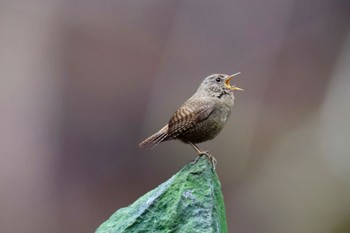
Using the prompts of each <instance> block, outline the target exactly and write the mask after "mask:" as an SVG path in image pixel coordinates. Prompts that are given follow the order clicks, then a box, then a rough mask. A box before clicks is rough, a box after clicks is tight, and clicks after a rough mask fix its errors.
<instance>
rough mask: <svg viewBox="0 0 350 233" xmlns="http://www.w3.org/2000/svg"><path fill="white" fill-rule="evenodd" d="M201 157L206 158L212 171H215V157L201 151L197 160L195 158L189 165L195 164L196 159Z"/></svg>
mask: <svg viewBox="0 0 350 233" xmlns="http://www.w3.org/2000/svg"><path fill="white" fill-rule="evenodd" d="M203 155H204V156H206V157H207V158H208V159H209V161H210V163H211V164H212V166H213V170H214V171H215V167H216V164H217V163H218V162H217V160H216V159H215V157H214V156H212V155H211V154H210V153H209V151H201V153H200V154H198V156H197V158H196V159H195V160H194V161H193V162H192V163H191V164H195V163H197V161H198V159H199V158H200V157H202V156H203Z"/></svg>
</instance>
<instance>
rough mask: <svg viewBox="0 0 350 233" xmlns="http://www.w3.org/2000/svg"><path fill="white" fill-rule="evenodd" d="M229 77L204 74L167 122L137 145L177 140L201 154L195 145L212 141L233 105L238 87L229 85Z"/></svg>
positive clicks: (154, 144) (142, 145)
mask: <svg viewBox="0 0 350 233" xmlns="http://www.w3.org/2000/svg"><path fill="white" fill-rule="evenodd" d="M232 77H233V75H232V76H229V75H226V74H213V75H210V76H208V77H206V78H205V79H204V80H203V82H202V83H201V85H200V86H199V88H198V90H197V92H196V93H195V94H194V95H193V96H192V97H191V98H189V99H188V100H187V101H186V102H185V103H184V104H183V105H182V106H181V107H180V108H179V109H178V110H177V111H176V112H175V113H174V114H173V116H172V117H171V118H170V120H169V122H168V124H167V125H165V126H164V127H163V128H162V129H161V130H159V131H158V132H157V133H155V134H153V135H152V136H150V137H148V138H147V139H145V140H144V141H142V142H141V143H140V144H139V146H140V147H145V146H151V147H154V146H156V145H158V144H159V143H161V142H163V141H169V140H172V139H179V140H181V141H183V142H185V143H189V144H191V145H192V146H193V147H194V148H195V149H196V151H197V152H198V153H203V152H202V151H200V150H199V148H198V147H197V146H195V145H194V144H195V143H201V142H205V141H208V140H211V139H213V138H214V137H215V136H216V135H218V134H219V133H220V131H221V130H222V128H223V127H224V125H225V123H226V121H227V118H228V117H229V116H230V113H231V108H232V106H233V104H234V95H233V90H241V89H240V88H237V87H234V86H230V85H229V84H228V82H229V80H230V79H231V78H232ZM227 80H228V81H227Z"/></svg>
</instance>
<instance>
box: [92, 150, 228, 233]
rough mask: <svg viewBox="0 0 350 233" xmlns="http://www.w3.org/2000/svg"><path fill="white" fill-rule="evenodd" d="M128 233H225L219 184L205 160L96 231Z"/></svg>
mask: <svg viewBox="0 0 350 233" xmlns="http://www.w3.org/2000/svg"><path fill="white" fill-rule="evenodd" d="M127 232H144V233H146V232H152V233H158V232H159V233H160V232H161V233H166V232H169V233H170V232H181V233H182V232H189V233H195V232H198V233H206V232H208V233H209V232H227V225H226V214H225V207H224V200H223V195H222V192H221V184H220V181H219V179H218V176H217V174H216V172H215V171H213V169H212V165H211V163H210V162H209V161H208V159H207V158H206V157H205V156H202V157H201V158H200V159H199V160H198V161H197V163H196V164H190V163H189V164H187V165H186V166H185V167H184V168H183V169H181V170H180V171H179V172H178V173H177V174H175V175H174V176H173V177H171V178H170V179H169V180H167V181H166V182H164V183H162V184H161V185H159V186H158V187H157V188H155V189H153V190H151V191H150V192H148V193H146V194H145V195H144V196H142V197H140V198H139V199H138V200H136V201H135V202H134V203H133V204H131V205H130V206H128V207H125V208H121V209H119V210H118V211H117V212H115V213H114V214H113V215H112V216H111V217H110V218H109V219H108V220H107V221H106V222H104V223H103V224H102V225H101V226H100V227H99V228H98V229H97V230H96V233H127Z"/></svg>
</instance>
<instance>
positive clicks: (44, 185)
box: [0, 0, 350, 233]
mask: <svg viewBox="0 0 350 233" xmlns="http://www.w3.org/2000/svg"><path fill="white" fill-rule="evenodd" d="M349 29H350V2H349V1H348V0H310V1H303V0H267V1H243V0H237V1H220V2H217V1H215V2H214V1H210V0H205V1H204V0H202V1H178V0H167V1H156V0H149V1H118V0H113V1H111V0H109V1H90V0H86V1H82V0H76V1H68V0H29V1H10V0H8V1H7V0H2V1H0V80H1V83H0V107H1V108H0V109H1V112H0V113H1V115H0V116H1V118H0V119H1V120H0V129H1V131H0V190H1V191H0V232H11V233H12V232H13V233H22V232H43V233H44V232H45V233H46V232H50V233H56V232H57V233H59V232H60V233H61V232H65V233H66V232H67V233H68V232H72V233H73V232H93V231H94V230H95V229H96V228H97V227H98V226H99V225H100V224H101V223H102V222H103V221H104V220H106V219H107V218H108V217H109V216H110V215H111V214H112V213H113V212H114V211H115V210H117V209H118V208H121V207H124V206H127V205H129V204H130V203H132V202H133V201H134V200H136V199H137V198H138V197H139V196H141V195H142V194H144V193H145V192H147V191H149V190H151V189H153V188H154V187H156V186H157V185H159V184H160V183H161V182H163V181H165V180H166V179H168V178H169V177H171V176H172V175H173V174H174V173H175V172H177V171H178V170H179V169H180V168H181V167H182V166H183V165H184V164H186V163H187V162H188V161H190V160H192V159H194V158H195V153H194V151H193V150H192V148H190V147H189V146H188V145H184V144H181V143H179V142H171V143H170V142H169V143H164V144H161V145H160V146H159V147H156V148H155V149H154V150H152V151H150V150H140V149H139V148H138V147H137V145H138V143H139V141H140V140H142V139H144V138H145V137H146V136H149V135H150V134H151V133H154V132H155V131H156V130H158V129H159V128H160V127H161V126H163V125H164V124H165V123H166V122H167V120H168V119H169V117H170V116H171V115H172V113H173V112H174V111H175V109H176V108H177V107H179V105H180V104H182V102H183V101H184V100H186V99H187V98H188V97H190V96H191V95H192V94H193V93H194V92H195V90H196V89H197V87H198V85H199V83H200V82H201V81H202V79H203V78H204V77H205V76H207V75H209V74H211V73H227V74H232V73H234V72H238V71H241V72H242V75H240V76H239V78H236V79H235V81H234V83H235V84H237V85H238V86H239V87H242V88H244V89H245V91H244V92H239V93H237V94H236V103H235V107H234V110H233V114H232V115H231V117H230V119H229V121H228V123H227V124H226V127H225V129H224V130H223V132H222V133H221V134H220V135H219V136H218V137H217V138H216V139H215V140H214V141H211V142H208V143H205V144H203V145H201V147H202V148H204V149H208V150H210V151H211V152H212V153H213V154H214V155H215V156H216V158H217V159H218V166H217V171H218V174H219V176H220V179H221V182H222V188H223V191H224V196H225V202H226V210H227V220H228V225H229V230H230V232H245V233H254V232H259V233H275V232H276V233H295V232H301V233H333V232H334V233H346V232H350V33H349V32H350V30H349Z"/></svg>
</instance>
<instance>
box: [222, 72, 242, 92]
mask: <svg viewBox="0 0 350 233" xmlns="http://www.w3.org/2000/svg"><path fill="white" fill-rule="evenodd" d="M240 73H241V72H238V73H235V74H233V75H230V76H228V77H227V78H226V79H225V86H226V88H227V89H229V90H232V91H236V90H237V91H243V89H242V88H239V87H236V86H235V85H233V86H231V84H230V80H231V79H232V78H233V77H234V76H236V75H239V74H240Z"/></svg>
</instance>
